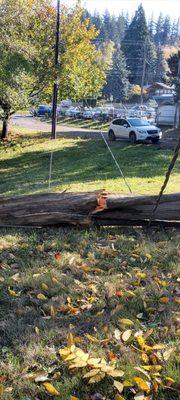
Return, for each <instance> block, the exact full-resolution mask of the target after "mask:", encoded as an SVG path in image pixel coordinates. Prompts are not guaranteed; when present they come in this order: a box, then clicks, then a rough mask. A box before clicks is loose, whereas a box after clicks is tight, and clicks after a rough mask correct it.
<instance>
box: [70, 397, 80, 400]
mask: <svg viewBox="0 0 180 400" xmlns="http://www.w3.org/2000/svg"><path fill="white" fill-rule="evenodd" d="M70 400H79V397H75V396H71V397H70Z"/></svg>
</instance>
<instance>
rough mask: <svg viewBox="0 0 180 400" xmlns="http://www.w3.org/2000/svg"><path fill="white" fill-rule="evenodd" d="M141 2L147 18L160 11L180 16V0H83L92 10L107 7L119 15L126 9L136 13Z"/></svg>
mask: <svg viewBox="0 0 180 400" xmlns="http://www.w3.org/2000/svg"><path fill="white" fill-rule="evenodd" d="M61 2H62V4H63V3H64V4H68V5H69V6H71V5H73V4H74V3H75V0H61ZM140 3H142V5H143V7H144V9H145V12H146V17H147V18H150V17H151V14H152V13H153V15H154V18H157V17H158V16H159V14H160V12H162V13H163V14H164V15H169V16H170V17H171V18H172V19H178V17H179V16H180V11H179V10H180V1H179V0H82V4H84V5H85V6H86V8H87V9H88V10H89V11H90V12H93V11H95V10H97V11H99V12H100V13H103V12H104V10H105V9H108V10H109V12H110V13H112V14H116V15H118V14H120V13H121V11H122V10H124V11H128V12H129V14H130V16H131V15H134V12H135V11H136V9H137V8H138V5H139V4H140Z"/></svg>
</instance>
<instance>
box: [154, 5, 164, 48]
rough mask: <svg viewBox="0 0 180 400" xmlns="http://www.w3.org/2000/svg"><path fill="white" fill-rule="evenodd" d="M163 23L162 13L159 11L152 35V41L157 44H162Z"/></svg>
mask: <svg viewBox="0 0 180 400" xmlns="http://www.w3.org/2000/svg"><path fill="white" fill-rule="evenodd" d="M163 25H164V18H163V15H162V13H160V14H159V18H158V20H157V22H156V33H155V35H154V41H155V43H156V44H157V45H159V44H162V42H163Z"/></svg>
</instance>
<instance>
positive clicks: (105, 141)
mask: <svg viewBox="0 0 180 400" xmlns="http://www.w3.org/2000/svg"><path fill="white" fill-rule="evenodd" d="M100 134H101V137H102V138H103V140H104V143H105V144H106V146H107V148H108V150H109V152H110V154H111V156H112V158H113V160H114V162H115V164H116V167H117V168H118V170H119V172H120V174H121V176H122V178H123V179H124V183H125V185H126V186H127V187H128V189H129V192H130V193H131V194H132V190H131V188H130V186H129V183H128V182H127V180H126V178H125V176H124V174H123V171H122V169H121V168H120V166H119V164H118V162H117V160H116V158H115V156H114V154H113V152H112V150H111V148H110V147H109V145H108V142H107V140H106V139H105V137H104V135H103V132H102V128H101V130H100Z"/></svg>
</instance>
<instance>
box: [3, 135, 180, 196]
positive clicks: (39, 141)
mask: <svg viewBox="0 0 180 400" xmlns="http://www.w3.org/2000/svg"><path fill="white" fill-rule="evenodd" d="M22 132H23V134H24V136H23V135H22ZM111 149H112V151H113V153H114V155H115V156H116V158H117V161H118V163H119V165H120V167H121V168H122V170H123V173H124V175H125V176H126V178H127V180H128V182H129V184H130V186H131V188H132V191H133V193H140V194H145V193H153V194H156V193H158V192H159V190H160V187H161V185H162V183H163V180H164V176H165V173H166V170H167V168H168V165H169V163H170V160H171V158H172V154H173V150H172V149H159V148H158V147H157V146H154V145H151V144H149V145H147V144H137V145H135V146H134V145H131V144H129V143H128V142H127V143H126V142H124V143H123V142H119V141H117V142H115V143H111ZM51 151H53V164H52V180H51V190H52V191H59V190H60V191H61V190H65V189H67V190H69V191H87V190H96V189H106V190H108V191H111V192H123V193H127V192H128V189H127V187H126V186H125V183H124V180H123V179H122V177H121V176H120V173H119V171H118V169H117V167H116V165H115V163H114V161H113V159H112V157H111V155H110V153H109V152H108V149H107V148H106V146H105V144H104V142H103V140H102V139H99V140H97V139H96V140H95V139H82V138H78V137H75V138H59V139H57V140H56V141H50V140H49V138H48V135H47V134H44V135H43V134H39V135H37V134H35V133H34V132H33V131H31V132H29V131H25V130H23V131H21V130H18V135H17V136H16V138H14V140H13V141H12V142H10V143H7V144H1V145H0V174H1V180H0V193H2V194H4V195H14V194H24V193H34V192H42V191H47V190H48V183H49V182H48V181H49V167H50V152H51ZM179 187H180V175H179V163H178V162H177V164H176V167H175V168H174V170H173V172H172V175H171V179H170V182H169V184H168V187H167V192H168V193H171V192H177V191H178V190H179V189H178V188H179Z"/></svg>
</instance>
